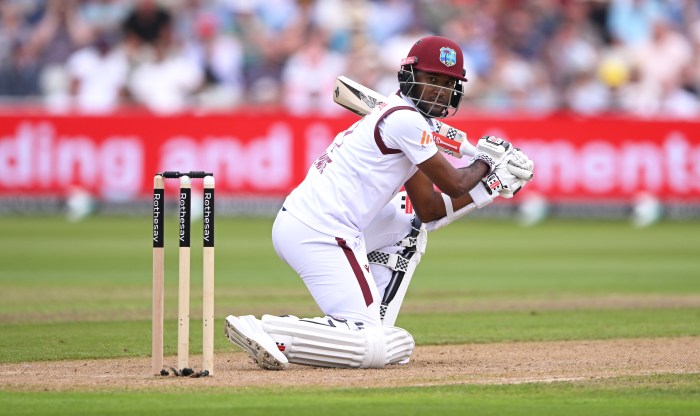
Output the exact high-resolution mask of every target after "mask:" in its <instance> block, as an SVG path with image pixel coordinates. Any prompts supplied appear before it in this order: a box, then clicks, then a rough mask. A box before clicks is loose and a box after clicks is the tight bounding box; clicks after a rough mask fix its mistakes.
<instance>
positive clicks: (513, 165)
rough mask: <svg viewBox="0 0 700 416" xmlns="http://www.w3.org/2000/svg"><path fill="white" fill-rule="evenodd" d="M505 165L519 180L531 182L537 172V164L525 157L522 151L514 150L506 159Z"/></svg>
mask: <svg viewBox="0 0 700 416" xmlns="http://www.w3.org/2000/svg"><path fill="white" fill-rule="evenodd" d="M504 163H505V164H506V167H507V168H508V172H510V173H512V174H513V175H514V176H516V177H517V178H519V179H524V180H526V181H528V182H529V181H531V180H532V177H533V172H534V170H535V162H533V161H532V160H530V158H528V157H527V155H525V153H523V152H522V151H521V150H520V149H515V148H514V149H512V150H511V151H510V153H509V154H508V155H507V156H506V157H505V159H504Z"/></svg>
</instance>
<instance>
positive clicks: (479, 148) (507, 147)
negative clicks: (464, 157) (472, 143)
mask: <svg viewBox="0 0 700 416" xmlns="http://www.w3.org/2000/svg"><path fill="white" fill-rule="evenodd" d="M511 149H513V146H511V144H510V143H509V142H507V141H505V140H503V139H501V138H500V137H496V136H484V137H482V138H481V139H479V141H478V142H477V143H476V154H475V155H474V159H473V160H472V163H473V162H474V161H477V160H481V161H483V162H485V163H486V164H487V165H489V173H493V171H494V169H496V167H497V166H499V165H501V164H502V163H503V161H504V160H505V158H506V156H508V154H509V153H510V151H511Z"/></svg>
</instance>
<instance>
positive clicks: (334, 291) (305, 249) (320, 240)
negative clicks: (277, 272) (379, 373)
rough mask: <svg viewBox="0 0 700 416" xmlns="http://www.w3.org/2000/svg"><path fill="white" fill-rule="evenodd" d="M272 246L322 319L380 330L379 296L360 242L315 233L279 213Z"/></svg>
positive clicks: (274, 226) (301, 223)
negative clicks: (293, 271)
mask: <svg viewBox="0 0 700 416" xmlns="http://www.w3.org/2000/svg"><path fill="white" fill-rule="evenodd" d="M272 243H273V245H274V247H275V251H276V252H277V255H278V256H279V257H280V258H281V259H282V260H284V261H285V262H286V263H287V264H289V266H291V267H292V269H294V270H295V271H296V272H297V273H298V274H299V276H300V277H301V279H302V280H303V281H304V283H305V284H306V287H307V288H308V290H309V292H310V293H311V296H313V298H314V300H315V301H316V303H317V304H318V306H319V308H320V309H321V311H322V312H323V313H324V314H325V315H332V316H334V317H339V318H345V319H347V320H348V321H349V322H353V323H358V322H359V323H360V325H364V326H365V327H369V326H381V325H382V322H381V319H380V317H379V306H380V303H381V296H380V295H379V292H378V290H377V286H376V284H375V282H374V278H373V277H372V273H371V271H370V267H369V262H368V261H367V249H366V246H365V240H364V237H359V238H354V239H347V238H338V237H335V236H331V235H327V234H323V233H320V232H318V231H316V230H314V229H313V228H310V227H308V226H307V225H306V224H304V223H303V222H301V221H299V220H298V219H296V218H295V217H294V216H293V215H292V214H290V213H289V212H288V211H286V210H284V209H283V210H281V211H280V212H279V213H278V214H277V218H276V219H275V223H274V224H273V226H272Z"/></svg>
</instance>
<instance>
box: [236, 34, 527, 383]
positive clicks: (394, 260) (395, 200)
mask: <svg viewBox="0 0 700 416" xmlns="http://www.w3.org/2000/svg"><path fill="white" fill-rule="evenodd" d="M464 74H465V71H464V59H463V55H462V51H461V49H460V47H459V46H458V45H457V44H456V43H455V42H454V41H452V40H450V39H447V38H444V37H440V36H428V37H425V38H422V39H420V40H419V41H417V42H416V43H415V44H414V45H413V46H412V47H411V49H410V51H409V52H408V55H407V57H406V58H405V59H403V60H402V61H401V65H400V69H399V71H398V80H399V91H397V92H396V94H393V95H392V96H390V97H389V99H388V100H387V103H386V104H384V105H380V106H378V107H377V108H375V109H374V110H373V111H372V112H370V113H369V114H367V115H366V116H365V117H363V118H362V119H361V120H359V121H358V122H356V123H354V124H353V125H352V126H350V127H349V128H348V129H347V130H345V131H342V132H340V133H339V134H338V135H337V136H336V137H335V139H334V141H333V142H332V143H331V144H330V146H328V148H327V149H326V151H325V152H324V153H323V154H321V155H320V156H319V157H318V159H316V161H315V162H314V163H313V164H312V166H311V167H310V169H309V171H308V173H307V176H306V178H305V179H304V181H303V182H302V183H301V184H300V185H299V186H298V187H297V188H296V189H294V190H293V191H292V192H291V193H290V194H289V195H288V196H287V198H286V199H285V201H284V204H283V207H282V209H281V210H280V212H279V213H278V214H277V217H276V219H275V222H274V225H273V227H272V242H273V245H274V248H275V251H276V252H277V254H278V256H279V257H280V258H281V259H282V260H283V261H285V262H286V263H287V264H288V265H289V266H290V267H291V268H292V269H293V270H294V271H296V273H297V274H298V275H299V276H300V277H301V279H302V280H303V282H304V284H305V285H306V287H307V288H308V290H309V293H310V294H311V296H312V297H313V298H314V300H315V301H316V304H317V305H318V307H319V309H320V310H321V312H322V313H323V315H324V316H322V317H316V318H309V319H300V318H297V317H295V316H272V315H263V316H262V318H261V319H258V318H256V317H255V316H252V315H246V316H233V315H229V316H228V317H227V318H226V336H227V338H228V339H229V340H230V341H231V342H233V343H234V344H236V345H238V346H240V347H241V348H242V349H243V350H244V351H246V352H247V353H248V355H250V357H251V358H252V359H253V360H254V361H255V362H256V363H257V364H258V365H259V366H260V367H262V368H264V369H269V370H282V369H284V368H285V367H286V366H287V365H288V363H296V364H305V365H312V366H323V367H340V368H383V367H385V366H386V365H391V364H403V363H407V362H408V361H409V359H410V356H411V353H412V352H413V348H414V345H415V343H414V340H413V337H412V336H411V334H410V333H409V332H408V331H406V330H405V329H402V328H398V327H396V326H394V325H393V324H394V321H395V319H396V314H397V313H398V307H400V303H401V302H400V300H401V299H402V297H403V293H405V287H406V286H407V284H408V282H410V278H411V276H412V274H413V272H414V271H415V266H416V265H417V264H418V261H420V257H421V255H422V254H423V253H424V252H425V244H426V242H427V237H426V234H427V231H429V230H434V229H437V228H439V227H441V226H444V225H446V224H448V223H450V222H452V221H454V220H455V219H457V218H459V217H460V216H462V215H464V214H466V213H467V212H469V211H470V210H472V209H474V208H479V207H483V206H485V205H487V204H489V203H490V202H491V201H492V200H493V199H494V198H495V196H496V195H501V196H504V197H512V196H513V195H514V193H515V192H517V191H518V190H520V188H522V187H523V186H524V185H525V183H526V181H527V180H529V179H530V178H531V177H532V170H533V163H532V161H530V160H529V159H528V158H527V156H525V155H524V154H523V153H522V152H520V151H518V150H516V149H514V148H513V146H512V145H511V144H510V143H508V142H507V141H505V140H502V139H500V138H497V137H493V136H486V137H483V138H481V139H480V140H479V141H478V142H477V144H476V154H475V155H474V157H473V158H472V159H471V163H470V164H469V165H468V166H466V167H463V168H455V167H454V166H452V164H450V163H449V161H447V160H446V158H445V156H444V155H443V154H442V153H441V152H438V148H437V146H436V144H435V142H434V140H433V132H435V131H436V130H437V126H436V123H437V122H436V120H435V119H436V118H445V117H449V116H452V115H454V113H455V112H456V111H457V109H458V107H459V104H460V102H461V100H462V96H463V86H462V84H463V83H464V82H466V81H467V79H466V78H465V77H464ZM460 153H462V154H467V152H466V151H462V149H461V147H460ZM509 164H510V165H513V166H517V167H518V171H520V172H523V174H522V175H519V176H516V175H515V174H513V173H511V170H509V169H508V165H509ZM436 187H437V189H439V191H438V190H436ZM402 189H405V195H404V194H400V192H401V191H402ZM403 198H407V199H403ZM401 201H405V203H410V204H411V205H412V207H413V210H414V212H415V217H416V218H415V219H414V218H413V215H412V214H411V215H409V214H407V213H406V212H405V211H406V210H405V206H404V208H403V212H402V211H401ZM422 224H424V225H422ZM397 243H398V245H397ZM368 253H369V254H370V255H368Z"/></svg>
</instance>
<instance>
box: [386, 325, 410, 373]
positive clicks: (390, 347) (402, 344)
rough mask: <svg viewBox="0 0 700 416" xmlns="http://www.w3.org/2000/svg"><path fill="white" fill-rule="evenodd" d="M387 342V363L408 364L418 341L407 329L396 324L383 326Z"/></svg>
mask: <svg viewBox="0 0 700 416" xmlns="http://www.w3.org/2000/svg"><path fill="white" fill-rule="evenodd" d="M381 330H382V332H383V333H384V342H385V344H386V360H385V362H386V364H408V360H409V359H410V358H411V354H413V347H415V346H416V343H415V342H414V341H413V336H411V334H410V333H408V331H406V330H405V329H402V328H399V327H395V326H388V327H387V326H385V327H382V328H381Z"/></svg>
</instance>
